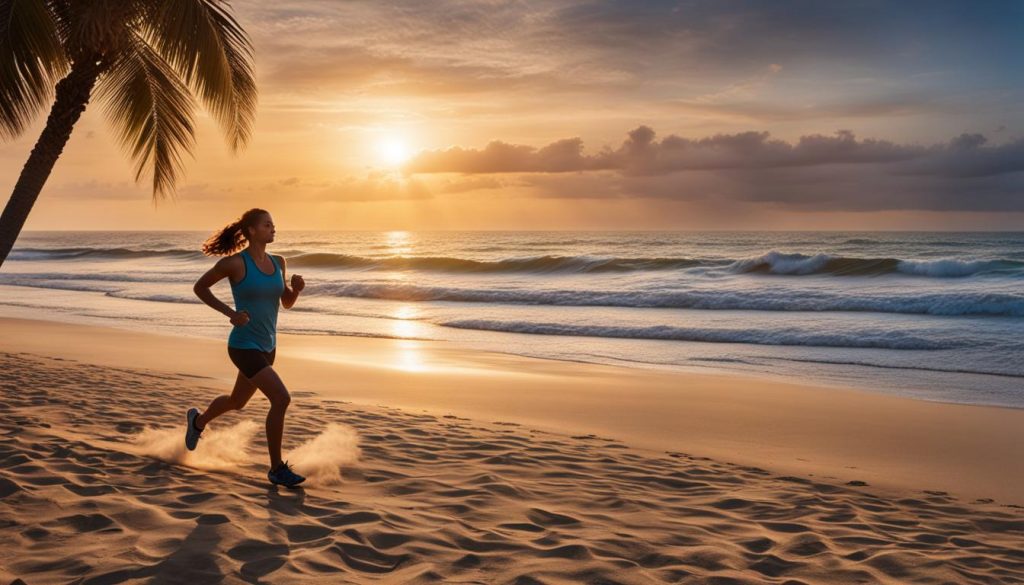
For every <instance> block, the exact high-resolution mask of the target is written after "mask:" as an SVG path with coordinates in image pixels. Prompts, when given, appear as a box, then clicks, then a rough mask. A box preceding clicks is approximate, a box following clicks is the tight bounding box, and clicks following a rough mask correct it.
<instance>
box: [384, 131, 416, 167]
mask: <svg viewBox="0 0 1024 585" xmlns="http://www.w3.org/2000/svg"><path fill="white" fill-rule="evenodd" d="M376 150H377V156H378V157H379V158H380V160H381V161H382V162H383V163H384V164H386V165H388V166H393V167H397V166H399V165H401V164H402V163H404V162H405V161H407V160H409V159H410V158H412V149H411V148H409V145H408V143H406V141H405V140H403V139H401V138H399V137H397V136H386V137H383V138H380V139H378V140H377V144H376Z"/></svg>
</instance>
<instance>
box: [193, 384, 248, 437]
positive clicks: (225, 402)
mask: <svg viewBox="0 0 1024 585" xmlns="http://www.w3.org/2000/svg"><path fill="white" fill-rule="evenodd" d="M255 392H256V386H253V384H252V382H250V381H249V380H248V379H247V378H246V377H245V376H243V375H242V372H238V378H236V379H235V387H234V389H232V390H231V395H230V396H227V395H221V396H218V397H216V398H214V399H213V402H211V403H210V406H208V407H206V412H204V413H203V414H200V415H199V416H198V417H196V427H198V428H199V429H200V430H202V429H203V428H205V427H206V425H207V424H209V422H210V421H211V420H213V419H215V418H217V417H218V416H220V415H222V414H224V413H225V412H227V411H229V410H242V409H243V408H245V405H246V403H248V402H249V399H250V398H252V395H253V394H254V393H255Z"/></svg>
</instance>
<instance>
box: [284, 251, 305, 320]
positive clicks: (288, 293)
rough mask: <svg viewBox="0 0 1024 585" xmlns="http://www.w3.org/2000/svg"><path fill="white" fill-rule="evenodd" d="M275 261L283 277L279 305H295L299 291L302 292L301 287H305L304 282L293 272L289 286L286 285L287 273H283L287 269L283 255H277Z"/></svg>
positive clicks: (285, 306)
mask: <svg viewBox="0 0 1024 585" xmlns="http://www.w3.org/2000/svg"><path fill="white" fill-rule="evenodd" d="M277 261H278V262H279V263H280V264H281V278H283V279H284V292H283V293H281V306H282V307H284V308H286V309H290V308H292V307H293V306H294V305H295V301H297V300H299V293H300V292H302V289H304V288H306V282H305V281H304V280H302V277H301V276H299V275H298V274H293V275H292V282H291V286H288V278H286V276H287V275H286V273H285V270H287V269H288V263H287V262H285V260H284V256H277Z"/></svg>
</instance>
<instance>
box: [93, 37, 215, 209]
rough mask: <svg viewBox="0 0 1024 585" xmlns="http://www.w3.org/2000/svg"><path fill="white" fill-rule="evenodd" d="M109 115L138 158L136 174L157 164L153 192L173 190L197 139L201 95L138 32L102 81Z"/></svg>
mask: <svg viewBox="0 0 1024 585" xmlns="http://www.w3.org/2000/svg"><path fill="white" fill-rule="evenodd" d="M96 95H97V97H98V98H99V99H100V100H102V101H103V102H104V106H105V107H104V112H105V114H106V117H107V120H108V121H110V123H111V124H112V125H113V126H114V127H115V129H116V130H117V132H118V137H119V139H120V140H121V143H122V145H123V146H124V147H125V149H126V150H127V151H128V152H129V153H130V155H131V157H132V159H133V160H134V161H135V180H136V181H139V180H141V179H142V176H143V175H144V174H145V173H146V172H147V171H148V170H149V168H150V167H152V173H153V195H154V196H169V195H171V194H172V193H173V191H174V185H175V183H176V182H177V179H178V177H179V175H180V174H181V170H182V154H183V153H186V152H189V151H190V149H191V148H192V146H193V145H194V144H195V131H194V127H193V122H192V115H193V112H194V110H195V105H196V103H195V100H194V99H193V98H192V94H191V93H189V90H188V87H187V86H186V85H185V83H184V82H183V81H182V80H181V79H180V77H179V76H178V74H177V72H176V71H175V70H174V68H172V67H171V66H170V64H169V63H167V61H165V60H164V59H163V57H162V56H161V55H160V54H159V53H157V52H156V51H155V50H154V48H153V47H151V46H150V45H149V44H147V43H146V42H145V40H144V39H142V38H140V37H138V36H135V35H133V36H132V37H131V39H130V42H129V43H128V45H127V46H126V47H125V48H124V50H122V51H121V52H120V54H119V56H118V58H117V60H116V61H114V63H113V64H112V65H111V68H110V70H109V71H108V72H107V73H106V74H105V75H104V76H103V77H101V78H100V80H99V83H98V84H97V91H96Z"/></svg>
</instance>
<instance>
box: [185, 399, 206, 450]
mask: <svg viewBox="0 0 1024 585" xmlns="http://www.w3.org/2000/svg"><path fill="white" fill-rule="evenodd" d="M198 417H199V409H198V408H190V409H188V414H186V415H185V418H186V420H187V422H188V429H186V430H185V448H186V449H188V450H189V451H195V450H196V443H198V442H199V437H201V436H202V434H203V431H201V430H199V429H197V428H196V418H198Z"/></svg>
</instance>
